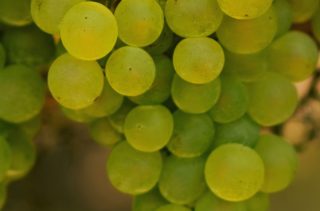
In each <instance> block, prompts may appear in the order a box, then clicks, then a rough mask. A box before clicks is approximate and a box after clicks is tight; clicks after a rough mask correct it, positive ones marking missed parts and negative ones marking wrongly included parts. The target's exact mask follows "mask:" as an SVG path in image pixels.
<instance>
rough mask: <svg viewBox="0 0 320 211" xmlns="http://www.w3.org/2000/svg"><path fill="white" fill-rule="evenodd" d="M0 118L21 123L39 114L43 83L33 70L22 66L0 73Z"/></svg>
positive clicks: (11, 67)
mask: <svg viewBox="0 0 320 211" xmlns="http://www.w3.org/2000/svg"><path fill="white" fill-rule="evenodd" d="M0 90H1V91H0V95H1V98H0V118H1V119H3V120H5V121H8V122H12V123H21V122H24V121H27V120H30V119H32V118H33V117H35V116H36V115H37V114H39V113H40V111H41V109H42V107H43V104H44V100H45V83H44V82H43V80H42V79H41V77H40V76H39V75H38V74H37V73H36V72H35V71H34V70H33V69H29V68H28V67H25V66H22V65H11V66H7V67H6V68H4V69H3V71H0Z"/></svg>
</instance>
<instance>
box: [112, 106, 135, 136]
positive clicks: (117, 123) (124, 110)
mask: <svg viewBox="0 0 320 211" xmlns="http://www.w3.org/2000/svg"><path fill="white" fill-rule="evenodd" d="M134 107H135V105H134V104H133V103H132V102H131V101H129V100H125V101H124V102H123V104H122V106H121V107H120V108H119V110H117V111H116V112H115V113H114V114H112V115H111V116H109V120H110V124H111V125H112V127H113V128H114V129H116V130H117V131H118V132H119V133H124V122H125V119H126V117H127V115H128V113H129V112H130V111H131V110H132V109H133V108H134Z"/></svg>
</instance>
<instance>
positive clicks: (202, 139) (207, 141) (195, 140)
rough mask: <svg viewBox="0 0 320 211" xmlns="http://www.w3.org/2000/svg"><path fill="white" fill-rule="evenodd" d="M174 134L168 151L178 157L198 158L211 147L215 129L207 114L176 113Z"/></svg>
mask: <svg viewBox="0 0 320 211" xmlns="http://www.w3.org/2000/svg"><path fill="white" fill-rule="evenodd" d="M173 119H174V132H173V135H172V137H171V140H170V142H169V144H168V146H167V147H168V149H169V150H170V152H172V153H173V154H174V155H175V156H178V157H186V158H187V157H196V156H199V155H201V154H203V153H204V152H206V151H207V150H208V148H209V146H210V145H211V143H212V141H213V138H214V134H215V129H214V125H213V122H212V121H211V119H210V117H209V116H208V115H207V114H187V113H184V112H182V111H179V110H178V111H176V112H175V113H174V115H173Z"/></svg>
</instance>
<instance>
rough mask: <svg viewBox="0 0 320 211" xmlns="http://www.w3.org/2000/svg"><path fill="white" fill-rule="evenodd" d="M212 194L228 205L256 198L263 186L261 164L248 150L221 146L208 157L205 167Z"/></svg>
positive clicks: (262, 168) (251, 150)
mask: <svg viewBox="0 0 320 211" xmlns="http://www.w3.org/2000/svg"><path fill="white" fill-rule="evenodd" d="M205 176H206V181H207V184H208V186H209V188H210V189H211V191H212V192H213V193H214V194H215V195H217V196H218V197H220V198H222V199H224V200H227V201H233V202H237V201H243V200H246V199H249V198H250V197H252V196H253V195H254V194H256V193H257V192H258V191H259V190H260V188H261V186H262V184H263V182H264V164H263V161H262V159H261V158H260V156H259V155H258V154H257V153H256V152H255V151H254V150H253V149H251V148H249V147H246V146H243V145H241V144H224V145H222V146H220V147H218V148H217V149H215V150H213V152H212V153H211V154H210V155H209V158H208V160H207V162H206V167H205Z"/></svg>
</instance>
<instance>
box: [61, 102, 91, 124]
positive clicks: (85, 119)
mask: <svg viewBox="0 0 320 211" xmlns="http://www.w3.org/2000/svg"><path fill="white" fill-rule="evenodd" d="M60 109H61V111H62V113H63V114H64V115H65V116H66V117H67V118H68V119H70V120H72V121H74V122H79V123H89V122H92V121H93V120H94V119H95V118H94V117H92V116H90V115H89V114H87V113H85V112H83V111H82V110H81V109H80V110H74V109H69V108H66V107H63V106H60Z"/></svg>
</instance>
